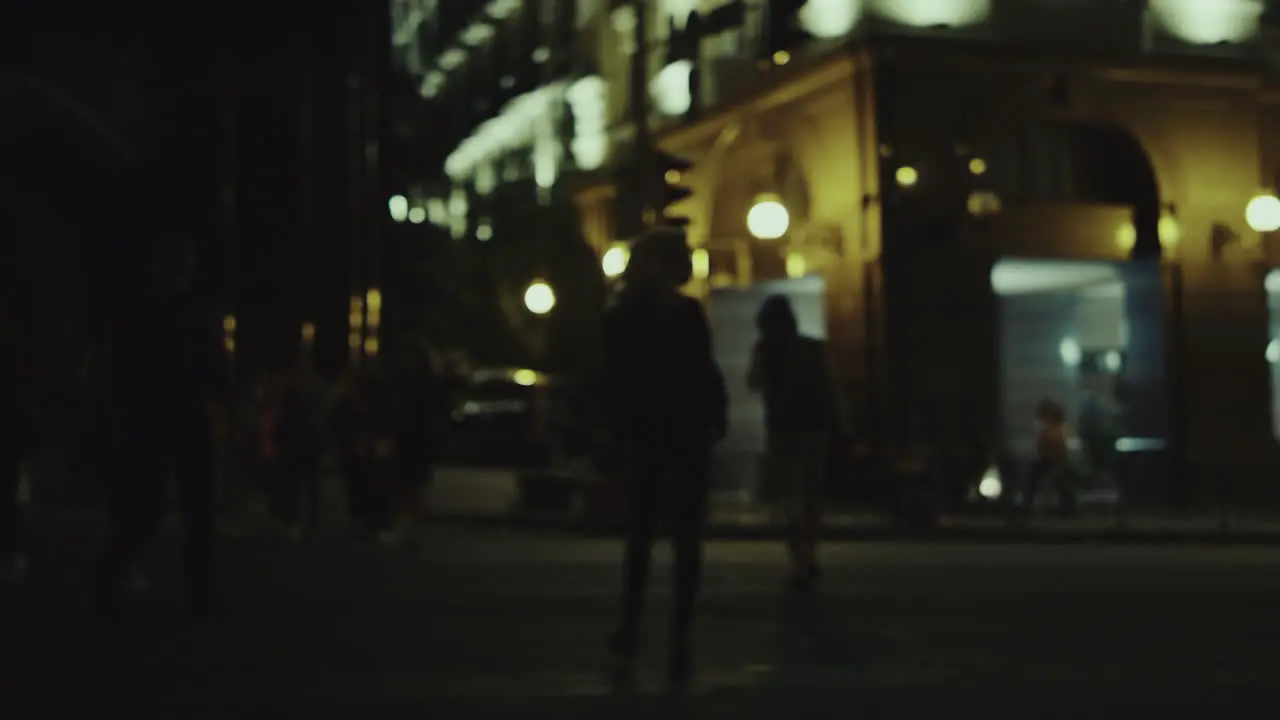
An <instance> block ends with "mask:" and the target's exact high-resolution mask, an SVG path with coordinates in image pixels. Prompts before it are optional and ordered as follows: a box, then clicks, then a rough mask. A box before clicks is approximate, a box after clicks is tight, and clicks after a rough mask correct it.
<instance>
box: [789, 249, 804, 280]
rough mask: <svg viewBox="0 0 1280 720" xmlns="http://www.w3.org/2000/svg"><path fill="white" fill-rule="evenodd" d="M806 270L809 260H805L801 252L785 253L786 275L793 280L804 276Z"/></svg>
mask: <svg viewBox="0 0 1280 720" xmlns="http://www.w3.org/2000/svg"><path fill="white" fill-rule="evenodd" d="M808 272H809V262H808V261H807V260H805V257H804V254H803V253H798V252H792V253H787V277H789V278H792V279H793V280H794V279H796V278H802V277H804V276H805V274H806V273H808Z"/></svg>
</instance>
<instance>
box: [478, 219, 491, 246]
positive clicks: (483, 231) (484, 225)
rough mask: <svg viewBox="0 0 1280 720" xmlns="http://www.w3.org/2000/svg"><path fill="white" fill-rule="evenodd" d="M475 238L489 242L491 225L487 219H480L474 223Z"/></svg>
mask: <svg viewBox="0 0 1280 720" xmlns="http://www.w3.org/2000/svg"><path fill="white" fill-rule="evenodd" d="M476 239H477V240H479V241H480V242H489V241H490V240H492V239H493V226H492V225H490V224H489V221H488V220H481V221H480V224H478V225H476Z"/></svg>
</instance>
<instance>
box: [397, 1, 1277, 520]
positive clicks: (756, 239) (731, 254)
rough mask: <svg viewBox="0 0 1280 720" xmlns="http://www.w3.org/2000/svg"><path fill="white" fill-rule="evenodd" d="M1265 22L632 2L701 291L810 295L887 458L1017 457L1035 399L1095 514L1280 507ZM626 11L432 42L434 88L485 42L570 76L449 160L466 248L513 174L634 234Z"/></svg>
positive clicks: (499, 116) (525, 101)
mask: <svg viewBox="0 0 1280 720" xmlns="http://www.w3.org/2000/svg"><path fill="white" fill-rule="evenodd" d="M427 4H429V3H427ZM1266 5H1267V4H1266V3H1264V2H1262V1H1261V0H1222V1H1221V2H1215V3H1205V2H1199V1H1198V0H1143V1H1134V2H1118V1H1117V0H1080V1H1078V2H1061V1H1058V0H1023V1H1019V0H808V2H802V1H800V0H790V1H788V0H773V2H768V3H765V2H747V3H742V2H723V1H717V0H665V1H663V2H648V3H643V4H642V5H641V6H642V7H643V8H644V12H646V13H648V23H647V25H648V28H649V30H650V38H649V51H650V56H649V58H648V60H649V62H648V78H649V88H648V90H649V93H650V103H649V104H650V109H651V111H652V118H651V126H652V127H653V129H654V132H655V133H656V134H657V138H658V141H659V144H660V145H661V148H662V149H663V150H664V151H666V152H670V153H674V154H677V155H680V156H683V157H686V158H688V159H690V160H692V161H693V164H694V167H693V169H692V171H691V172H690V173H689V176H690V177H689V178H686V180H685V182H686V183H687V184H689V185H690V186H692V187H693V188H694V189H695V194H694V196H693V197H692V198H691V199H690V200H689V201H688V202H687V203H686V207H685V208H683V214H685V215H688V216H689V217H690V218H692V221H693V223H692V225H691V227H690V243H691V245H692V246H693V247H694V248H695V252H696V253H698V258H697V259H698V263H701V264H703V265H705V266H706V267H705V269H704V271H703V272H701V273H699V274H700V275H701V276H702V277H701V278H700V279H699V280H698V281H696V287H694V288H692V289H691V290H693V291H695V292H699V293H702V294H704V295H706V296H707V297H708V298H709V301H710V303H711V312H712V313H713V315H714V313H715V305H716V303H717V302H719V298H726V299H728V301H731V299H732V297H733V295H734V292H735V291H738V290H741V291H743V292H745V291H747V290H748V289H749V288H751V287H756V286H762V285H763V284H768V283H774V282H778V281H783V280H786V279H787V278H788V277H791V278H793V279H799V278H806V279H807V280H808V281H812V280H820V281H821V286H822V287H823V288H825V290H824V293H825V300H826V303H825V310H824V314H825V318H826V319H825V329H826V334H827V336H828V338H829V342H830V346H831V349H832V357H833V363H834V365H835V367H836V369H837V371H838V374H839V376H840V381H841V384H842V387H843V390H844V391H845V396H846V398H847V401H848V404H849V405H850V407H851V409H852V413H853V416H854V417H853V420H854V425H855V427H857V428H858V430H859V432H858V435H859V440H858V442H859V444H860V445H862V446H863V448H862V449H864V450H865V451H866V453H867V454H868V455H869V456H872V457H880V458H882V459H884V460H885V461H886V463H888V464H892V463H897V462H899V461H900V460H901V459H903V458H905V457H907V456H909V455H911V454H912V453H913V452H914V451H915V450H917V449H921V448H924V449H928V450H930V451H932V452H936V453H945V452H946V451H949V450H950V449H954V448H956V447H958V446H961V445H966V444H974V443H976V444H978V445H981V446H982V447H986V448H989V449H990V450H991V453H992V454H993V455H996V454H1001V453H1002V452H1003V453H1004V454H1007V455H1010V456H1012V457H1014V458H1016V459H1020V460H1021V461H1022V462H1024V463H1025V462H1026V461H1028V460H1029V459H1030V457H1031V456H1032V455H1033V454H1034V434H1033V411H1034V408H1035V405H1036V404H1037V402H1038V401H1039V400H1041V399H1043V398H1052V399H1054V400H1057V401H1058V402H1059V403H1061V404H1063V405H1064V406H1065V407H1066V409H1067V411H1068V416H1069V418H1070V422H1071V423H1072V424H1073V425H1074V426H1077V430H1078V435H1079V436H1080V442H1079V443H1078V446H1079V447H1077V452H1078V453H1079V454H1082V455H1084V456H1087V458H1086V460H1087V463H1088V464H1089V466H1090V467H1091V468H1092V469H1091V470H1090V471H1089V474H1091V475H1093V476H1095V477H1103V478H1110V479H1104V480H1098V481H1097V482H1096V483H1095V485H1096V486H1097V487H1096V488H1095V489H1098V490H1099V491H1100V495H1103V496H1105V495H1107V492H1101V491H1103V490H1106V491H1108V492H1110V497H1111V500H1110V501H1109V502H1111V503H1115V502H1116V499H1115V498H1116V497H1117V496H1124V497H1125V498H1127V499H1128V500H1129V501H1130V502H1131V504H1132V505H1133V506H1171V505H1172V506H1185V507H1205V506H1211V505H1213V504H1214V503H1216V502H1218V501H1220V500H1222V499H1223V498H1225V497H1227V496H1230V497H1231V498H1232V500H1233V501H1234V502H1247V503H1253V504H1255V505H1256V504H1261V503H1267V502H1273V501H1275V500H1278V499H1280V485H1277V483H1275V482H1274V480H1273V478H1274V477H1276V476H1277V474H1278V473H1280V445H1278V444H1277V440H1276V433H1275V432H1274V430H1273V428H1274V427H1276V421H1275V420H1274V419H1273V416H1274V415H1275V413H1274V412H1273V406H1275V405H1276V403H1275V401H1273V400H1272V399H1271V398H1272V397H1273V393H1272V392H1271V387H1272V385H1273V379H1275V378H1277V377H1278V376H1277V370H1276V368H1280V364H1277V363H1276V362H1275V361H1277V360H1280V349H1277V348H1280V343H1275V342H1272V340H1273V338H1275V337H1276V336H1277V335H1280V318H1278V319H1276V320H1273V319H1272V318H1271V314H1270V313H1269V310H1268V307H1269V306H1275V308H1276V309H1277V310H1278V311H1280V281H1277V280H1276V279H1275V278H1277V277H1280V275H1278V276H1271V277H1272V278H1273V279H1272V280H1271V282H1269V283H1268V282H1266V278H1267V277H1269V276H1268V272H1269V270H1270V269H1271V268H1272V267H1276V266H1280V245H1276V244H1275V242H1274V234H1273V233H1272V232H1270V231H1273V230H1275V229H1276V228H1277V227H1280V218H1273V217H1272V216H1273V215H1276V214H1277V213H1276V211H1277V209H1280V207H1277V204H1274V203H1272V202H1271V200H1270V199H1268V198H1269V197H1270V194H1271V193H1274V192H1275V183H1276V181H1277V171H1280V144H1278V143H1277V142H1276V140H1275V137H1280V132H1278V131H1280V93H1277V91H1276V89H1277V86H1276V85H1274V84H1273V83H1272V72H1271V69H1270V68H1271V65H1272V62H1271V59H1272V58H1273V57H1274V50H1275V47H1274V45H1273V43H1272V42H1271V39H1270V36H1269V34H1268V32H1267V31H1266V26H1267V13H1268V8H1267V7H1266ZM570 7H571V8H572V11H570V9H569V8H570ZM635 7H636V5H635V4H634V3H608V2H586V1H581V2H576V3H554V2H547V3H539V2H533V0H528V1H527V2H524V3H519V2H516V1H515V0H512V1H511V2H495V3H491V5H490V6H488V7H486V8H485V13H487V16H482V15H481V14H479V13H478V14H477V15H476V17H477V18H480V19H479V20H477V21H476V22H479V23H480V24H488V25H494V26H495V27H496V26H497V25H499V24H500V23H498V22H497V20H495V19H496V18H501V17H508V18H510V17H514V16H516V15H518V14H520V13H523V14H524V15H523V17H535V16H537V17H551V16H555V13H557V12H559V13H566V17H568V16H569V15H571V16H572V22H571V23H569V22H566V23H565V24H563V25H558V26H555V27H556V28H557V30H556V31H555V33H559V34H555V33H552V35H548V36H546V37H544V39H542V40H538V41H526V42H525V44H524V45H520V46H519V48H516V46H515V45H513V44H510V43H507V42H504V41H500V40H496V39H495V38H497V37H499V36H498V35H496V34H494V33H491V32H489V31H483V30H470V31H468V32H469V34H468V32H464V33H462V34H459V35H458V36H457V39H456V41H448V42H443V41H442V42H441V44H440V45H439V49H440V52H439V54H438V56H437V57H433V58H430V59H429V62H426V63H424V66H423V68H422V69H421V70H422V72H421V77H422V78H423V81H422V87H421V90H422V93H423V95H424V96H427V97H444V94H446V93H448V92H449V88H450V87H456V86H457V85H458V84H461V83H466V82H469V80H468V78H471V77H472V75H469V74H468V73H469V72H470V71H468V70H467V68H468V67H469V63H472V62H475V63H477V64H480V63H481V62H487V60H486V61H481V60H477V58H481V57H488V56H484V55H482V54H481V52H480V51H479V50H477V49H476V48H480V47H484V46H485V44H486V43H491V44H493V46H494V47H496V48H498V49H499V50H500V51H501V52H502V53H504V56H507V55H509V56H511V57H514V58H515V60H514V62H516V63H517V65H519V64H523V66H524V67H526V68H528V69H530V73H533V69H535V68H541V67H544V66H543V65H540V64H539V63H540V62H541V60H540V58H541V59H545V58H558V57H562V56H561V55H560V53H561V51H563V53H564V55H563V57H564V58H565V59H564V61H563V62H562V63H561V64H557V65H555V66H554V70H551V69H548V70H547V71H545V72H543V71H538V74H537V76H536V81H525V82H524V84H523V85H510V86H508V85H506V83H507V76H506V75H499V76H498V77H499V83H500V86H503V87H507V94H508V95H509V96H510V97H508V98H507V99H505V101H504V102H503V103H501V104H494V106H493V110H494V111H493V112H490V113H489V114H488V116H487V117H486V118H485V119H484V120H483V121H482V122H477V123H475V124H474V125H473V126H472V127H471V128H470V131H469V132H468V133H467V136H466V139H465V140H462V141H461V142H459V144H458V145H457V147H456V149H455V150H453V152H452V153H451V154H450V155H449V156H448V160H447V162H446V164H445V170H446V172H447V175H448V177H449V179H450V183H449V185H448V191H447V192H439V193H437V196H436V197H424V198H423V199H422V202H423V204H424V208H425V211H426V214H427V216H428V217H429V218H431V219H432V221H433V222H439V223H444V224H446V225H447V226H448V227H450V228H451V230H452V231H453V232H454V233H456V234H457V235H458V236H459V237H465V236H468V234H470V233H473V232H474V230H475V220H474V219H473V214H472V212H471V210H472V207H473V204H474V203H475V202H483V198H484V197H485V195H486V193H488V192H491V191H492V188H493V187H495V186H501V184H502V183H503V182H504V181H511V180H514V179H515V178H519V177H525V176H527V177H530V178H532V179H533V180H534V181H535V185H536V186H538V187H546V186H556V184H558V183H569V184H570V186H571V187H572V189H573V192H574V200H575V202H576V204H577V206H578V208H579V211H580V215H581V222H582V226H583V231H584V233H585V235H586V236H587V237H588V238H589V240H590V242H591V244H592V245H593V247H594V248H595V249H596V250H597V252H598V253H599V254H600V255H601V256H602V257H604V256H605V255H606V254H607V253H608V252H609V251H610V250H613V249H614V248H615V247H616V246H617V243H618V242H619V241H620V240H624V239H625V238H618V237H616V236H615V235H616V232H615V229H614V228H615V226H616V223H615V222H614V217H613V214H614V208H615V198H614V196H615V194H616V191H615V186H614V183H613V181H612V179H610V178H609V177H608V176H607V174H603V173H600V172H598V171H599V170H601V169H605V168H609V167H610V166H611V165H614V164H616V163H618V162H619V161H620V160H621V159H622V158H624V157H625V156H626V154H627V144H628V142H629V139H630V137H631V136H632V129H631V126H630V123H629V121H628V110H627V108H628V103H629V86H630V83H629V81H628V73H629V70H628V69H629V66H630V53H631V52H632V51H633V50H634V47H635V45H634V43H633V42H632V31H633V28H634V27H635V15H634V13H635V9H634V8H635ZM485 17H488V18H491V19H489V20H486V19H484V18H485ZM557 17H559V16H557ZM508 22H514V21H508ZM498 32H501V29H499V31H498ZM468 38H470V39H471V41H470V42H469V41H468ZM547 67H550V66H547ZM458 92H461V91H458ZM471 92H473V93H474V92H477V91H476V90H475V89H474V88H473V89H472V90H471ZM486 92H487V91H486ZM490 97H493V96H492V95H490ZM504 97H505V96H504ZM445 106H446V105H445V104H444V103H441V104H440V107H441V108H444V107H445ZM499 108H500V109H499ZM1259 196H1262V197H1263V198H1264V199H1263V200H1260V201H1258V202H1254V203H1252V204H1251V201H1252V200H1254V199H1255V198H1257V197H1259ZM779 206H780V207H781V208H782V209H784V210H785V213H782V212H778V208H779ZM1246 208H1250V213H1249V216H1248V217H1246ZM1273 220H1275V222H1272V221H1273ZM1259 230H1262V231H1263V232H1259ZM620 263H621V257H620V255H619V254H618V253H617V252H615V253H614V255H612V256H610V259H609V263H608V265H609V266H610V267H613V269H614V270H616V269H617V267H616V266H619V265H620ZM698 263H695V264H698ZM1269 287H1270V288H1273V289H1274V291H1275V292H1271V291H1269V289H1268V288H1269ZM1271 297H1275V298H1278V299H1273V300H1270V301H1269V298H1271ZM1269 360H1270V361H1271V362H1269ZM1269 368H1270V369H1269ZM1099 408H1102V409H1101V410H1100V409H1099ZM1099 418H1105V421H1103V420H1100V419H1099ZM1100 438H1101V439H1100ZM1116 478H1123V480H1116Z"/></svg>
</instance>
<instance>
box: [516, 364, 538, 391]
mask: <svg viewBox="0 0 1280 720" xmlns="http://www.w3.org/2000/svg"><path fill="white" fill-rule="evenodd" d="M511 379H512V380H513V381H514V382H515V384H517V385H520V386H522V387H533V386H534V385H537V384H538V373H537V372H536V371H534V370H529V369H528V368H522V369H520V370H517V371H515V372H513V373H511Z"/></svg>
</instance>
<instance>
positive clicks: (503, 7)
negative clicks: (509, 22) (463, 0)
mask: <svg viewBox="0 0 1280 720" xmlns="http://www.w3.org/2000/svg"><path fill="white" fill-rule="evenodd" d="M522 5H524V2H523V1H522V0H492V1H491V2H490V3H489V4H488V5H485V6H484V13H485V14H486V15H488V16H489V17H491V18H493V19H494V20H506V19H507V18H509V17H511V16H512V15H515V14H516V13H517V12H519V11H520V7H521V6H522Z"/></svg>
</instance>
